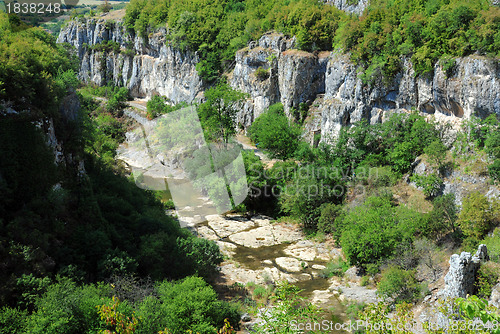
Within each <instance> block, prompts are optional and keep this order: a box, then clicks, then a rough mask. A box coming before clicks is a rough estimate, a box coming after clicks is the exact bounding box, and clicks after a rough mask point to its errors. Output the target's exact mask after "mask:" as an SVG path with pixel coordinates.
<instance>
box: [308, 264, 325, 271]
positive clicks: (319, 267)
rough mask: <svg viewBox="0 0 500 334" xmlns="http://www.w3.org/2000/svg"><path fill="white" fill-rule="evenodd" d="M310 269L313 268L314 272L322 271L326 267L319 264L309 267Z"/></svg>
mask: <svg viewBox="0 0 500 334" xmlns="http://www.w3.org/2000/svg"><path fill="white" fill-rule="evenodd" d="M311 268H313V269H315V270H324V269H326V267H325V266H324V265H321V264H313V265H312V266H311Z"/></svg>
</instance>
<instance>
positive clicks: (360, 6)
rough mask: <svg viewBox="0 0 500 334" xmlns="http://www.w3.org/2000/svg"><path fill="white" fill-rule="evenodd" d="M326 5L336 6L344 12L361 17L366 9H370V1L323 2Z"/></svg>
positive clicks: (344, 0)
mask: <svg viewBox="0 0 500 334" xmlns="http://www.w3.org/2000/svg"><path fill="white" fill-rule="evenodd" d="M323 1H324V2H325V3H327V4H329V5H332V6H335V7H337V8H338V9H340V10H343V11H344V12H348V13H352V14H357V15H361V14H362V13H363V11H364V10H365V8H366V7H368V4H369V2H370V1H369V0H323Z"/></svg>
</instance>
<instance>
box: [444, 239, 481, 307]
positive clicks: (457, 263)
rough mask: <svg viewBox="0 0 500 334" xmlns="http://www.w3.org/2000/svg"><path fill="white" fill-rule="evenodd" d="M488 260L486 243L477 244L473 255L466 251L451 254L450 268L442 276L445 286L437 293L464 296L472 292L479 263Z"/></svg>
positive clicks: (450, 296) (452, 296)
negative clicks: (477, 246)
mask: <svg viewBox="0 0 500 334" xmlns="http://www.w3.org/2000/svg"><path fill="white" fill-rule="evenodd" d="M487 260H488V249H487V248H486V245H479V248H478V250H477V252H476V254H475V255H474V256H472V255H471V253H468V252H462V254H460V255H458V254H453V255H452V256H451V258H450V269H449V271H448V273H447V274H446V276H445V277H444V282H445V287H444V289H443V290H442V291H441V292H440V293H439V295H440V296H441V297H444V298H456V297H461V298H465V297H467V295H472V294H473V292H474V282H475V279H476V273H477V271H478V269H479V267H480V266H481V263H482V262H484V261H487Z"/></svg>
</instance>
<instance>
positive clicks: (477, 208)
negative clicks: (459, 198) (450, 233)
mask: <svg viewBox="0 0 500 334" xmlns="http://www.w3.org/2000/svg"><path fill="white" fill-rule="evenodd" d="M499 222H500V205H499V202H498V200H495V199H492V200H489V199H488V198H487V197H486V196H484V195H482V194H480V193H479V192H473V193H471V194H469V195H468V196H467V197H465V198H464V200H463V202H462V211H460V213H459V215H458V220H457V223H458V225H459V226H460V229H461V230H462V232H463V234H464V235H465V236H466V237H467V238H469V239H470V241H471V242H473V243H477V242H478V241H479V240H481V239H482V238H484V237H485V236H486V234H487V233H488V232H489V231H490V230H491V229H492V228H493V227H494V226H496V225H497V224H498V223H499Z"/></svg>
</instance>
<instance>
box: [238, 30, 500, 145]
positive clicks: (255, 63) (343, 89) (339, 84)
mask: <svg viewBox="0 0 500 334" xmlns="http://www.w3.org/2000/svg"><path fill="white" fill-rule="evenodd" d="M293 46H294V43H293V40H290V39H286V38H284V36H282V35H279V34H267V35H264V36H263V37H262V38H261V39H260V40H259V42H258V44H257V43H251V44H250V45H249V46H248V47H247V48H245V49H243V50H240V51H238V53H237V55H236V66H235V69H234V71H233V72H232V74H231V75H230V82H231V84H232V85H233V86H234V87H235V88H238V89H240V90H242V91H244V92H247V93H249V94H250V96H251V99H250V100H249V101H248V102H247V103H246V105H245V108H244V110H243V111H242V113H241V114H240V116H239V120H240V122H241V123H242V124H243V125H248V124H250V123H251V122H252V121H253V119H254V118H255V117H257V116H258V115H259V114H260V113H261V112H262V111H263V110H265V109H266V108H267V107H268V106H269V105H270V104H272V103H275V102H281V103H283V105H284V106H285V111H287V112H288V114H289V115H291V114H290V110H291V108H295V109H297V108H298V107H299V106H300V103H307V104H308V105H311V106H312V107H313V108H312V109H313V110H312V111H313V113H312V114H313V115H312V116H314V117H311V118H310V119H309V121H310V123H309V124H307V125H306V128H307V129H308V131H309V132H316V133H317V132H321V135H322V138H323V140H329V139H331V138H334V137H335V136H336V135H337V134H338V131H339V130H340V128H341V127H342V126H349V125H350V124H352V123H354V122H356V121H359V120H361V119H367V120H369V121H370V123H377V122H380V121H383V120H384V118H385V117H386V116H387V113H390V112H404V111H409V110H412V109H414V108H416V109H417V110H419V111H422V112H424V113H427V114H429V115H431V114H432V115H434V116H435V117H436V119H438V120H444V121H447V122H451V123H453V122H455V121H457V120H459V119H461V118H469V117H470V116H471V115H476V116H481V117H484V116H487V115H489V114H491V113H496V114H498V115H500V66H499V62H498V60H493V59H487V58H484V57H480V56H470V57H465V58H460V59H457V60H456V64H455V66H454V68H453V69H452V71H451V73H449V74H450V76H449V77H448V76H447V74H446V73H445V71H444V70H443V68H442V66H441V65H440V64H439V63H438V64H436V66H435V68H434V74H433V75H427V76H424V75H416V74H415V71H414V69H413V66H412V64H411V62H410V61H409V59H404V60H403V62H402V70H401V71H400V73H399V74H398V75H397V76H396V77H395V78H394V79H393V80H392V81H391V82H390V83H388V84H384V83H382V82H375V83H374V84H372V85H367V84H365V83H363V81H362V80H361V79H360V78H359V75H358V73H359V68H358V67H357V66H355V65H354V64H353V63H352V62H351V61H350V59H349V55H346V54H342V53H338V52H322V53H315V54H312V53H307V52H303V51H297V50H294V49H293ZM290 47H291V48H290ZM259 68H260V69H259ZM262 69H263V70H267V71H268V76H267V77H261V79H259V78H257V74H258V71H261V72H262Z"/></svg>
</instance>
